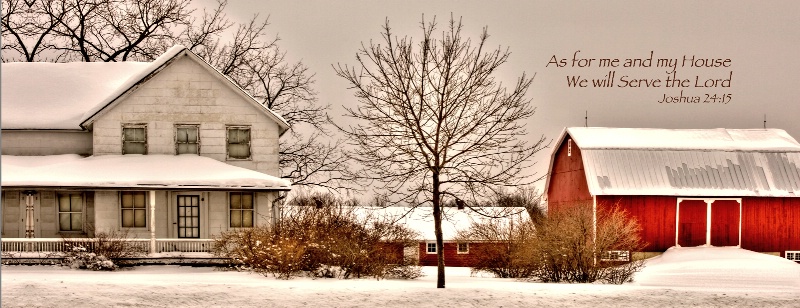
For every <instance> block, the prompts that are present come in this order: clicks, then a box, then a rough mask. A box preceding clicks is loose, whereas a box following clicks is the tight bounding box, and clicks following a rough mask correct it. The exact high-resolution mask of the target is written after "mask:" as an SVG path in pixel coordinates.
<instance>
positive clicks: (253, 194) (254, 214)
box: [228, 191, 256, 229]
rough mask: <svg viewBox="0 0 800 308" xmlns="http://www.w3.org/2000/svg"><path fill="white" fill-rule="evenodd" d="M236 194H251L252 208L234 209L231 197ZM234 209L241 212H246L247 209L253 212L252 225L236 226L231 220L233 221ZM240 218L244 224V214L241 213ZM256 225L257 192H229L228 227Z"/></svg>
mask: <svg viewBox="0 0 800 308" xmlns="http://www.w3.org/2000/svg"><path fill="white" fill-rule="evenodd" d="M234 194H238V195H240V196H243V195H245V194H249V195H250V196H251V198H250V202H251V208H250V209H244V208H238V209H234V208H232V206H231V205H232V202H231V198H232V196H233V195H234ZM240 198H241V197H240ZM239 200H241V199H239ZM240 203H241V201H240ZM233 211H239V212H241V213H244V212H245V211H249V212H252V214H251V221H250V223H251V224H252V225H251V226H239V227H234V226H233V224H232V223H231V222H233ZM239 218H240V219H241V223H242V225H243V224H244V216H243V215H239ZM255 226H256V194H255V192H249V191H231V192H228V228H229V229H241V228H253V227H255Z"/></svg>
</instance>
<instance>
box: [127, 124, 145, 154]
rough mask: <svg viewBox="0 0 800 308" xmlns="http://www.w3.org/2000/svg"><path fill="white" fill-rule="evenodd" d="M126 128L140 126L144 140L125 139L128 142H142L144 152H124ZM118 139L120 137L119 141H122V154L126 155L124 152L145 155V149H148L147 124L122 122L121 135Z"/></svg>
mask: <svg viewBox="0 0 800 308" xmlns="http://www.w3.org/2000/svg"><path fill="white" fill-rule="evenodd" d="M128 128H141V129H142V130H143V131H144V140H143V141H127V142H130V143H142V144H143V145H144V153H125V142H126V140H125V129H128ZM120 139H121V142H122V149H121V153H122V155H126V154H127V155H133V154H140V155H147V152H148V151H147V150H148V149H147V124H146V123H126V124H122V136H121V138H120Z"/></svg>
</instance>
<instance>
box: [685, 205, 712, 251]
mask: <svg viewBox="0 0 800 308" xmlns="http://www.w3.org/2000/svg"><path fill="white" fill-rule="evenodd" d="M707 218H708V207H707V205H706V202H705V201H703V200H681V201H680V203H678V245H680V246H683V247H692V246H701V245H705V244H706V226H707V225H706V221H707Z"/></svg>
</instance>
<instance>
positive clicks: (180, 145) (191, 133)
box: [175, 124, 200, 154]
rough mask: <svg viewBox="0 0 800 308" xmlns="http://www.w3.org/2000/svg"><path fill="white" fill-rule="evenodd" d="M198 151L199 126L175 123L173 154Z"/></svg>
mask: <svg viewBox="0 0 800 308" xmlns="http://www.w3.org/2000/svg"><path fill="white" fill-rule="evenodd" d="M199 153H200V126H199V125H185V124H179V125H175V154H199Z"/></svg>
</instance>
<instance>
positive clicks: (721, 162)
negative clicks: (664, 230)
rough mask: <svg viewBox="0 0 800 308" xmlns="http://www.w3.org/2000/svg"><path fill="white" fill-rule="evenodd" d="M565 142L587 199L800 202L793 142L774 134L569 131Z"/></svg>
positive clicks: (799, 162)
mask: <svg viewBox="0 0 800 308" xmlns="http://www.w3.org/2000/svg"><path fill="white" fill-rule="evenodd" d="M568 137H571V138H572V140H574V142H575V144H576V145H577V146H578V148H579V149H580V153H581V158H582V162H583V166H584V172H585V175H586V179H587V184H588V188H589V192H590V194H592V195H666V196H719V197H725V196H730V197H742V196H770V197H787V196H788V197H795V196H800V169H799V168H798V166H800V144H798V143H797V141H795V139H794V138H792V137H791V136H790V135H789V134H787V133H786V132H785V131H783V130H780V129H749V130H748V129H722V128H720V129H686V130H675V129H642V128H603V127H589V128H583V127H571V128H567V129H565V130H564V132H563V133H562V136H561V138H560V140H561V142H564V141H565V140H566V138H568ZM557 151H558V149H557V148H556V149H554V151H553V156H552V158H551V171H552V164H553V160H554V159H555V155H556V152H557ZM549 181H550V178H549V177H548V182H549ZM548 187H549V183H548Z"/></svg>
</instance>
